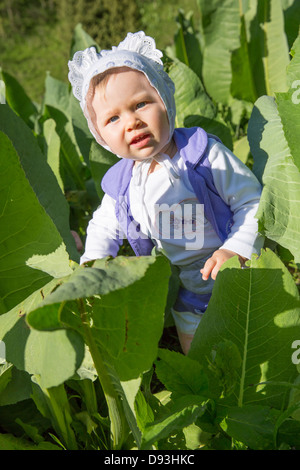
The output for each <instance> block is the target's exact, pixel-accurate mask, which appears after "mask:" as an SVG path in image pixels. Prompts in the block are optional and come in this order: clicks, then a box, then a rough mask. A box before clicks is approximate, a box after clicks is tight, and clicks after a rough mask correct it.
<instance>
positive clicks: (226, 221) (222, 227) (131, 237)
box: [101, 127, 233, 256]
mask: <svg viewBox="0 0 300 470" xmlns="http://www.w3.org/2000/svg"><path fill="white" fill-rule="evenodd" d="M210 136H211V135H210V134H207V133H206V132H205V131H204V130H203V129H202V128H200V127H191V128H179V129H175V131H174V134H173V138H174V141H175V143H176V146H177V149H178V151H179V152H180V156H181V157H182V158H183V160H184V162H185V165H186V167H187V171H188V177H189V180H190V183H191V185H192V187H193V189H194V191H195V195H196V197H197V199H198V200H199V202H200V203H201V204H203V205H204V213H205V217H206V218H207V219H208V220H209V221H210V223H211V224H212V226H213V227H214V229H215V231H216V233H217V234H218V236H219V238H220V239H221V241H222V242H223V241H224V240H225V239H226V238H227V236H228V234H229V232H230V228H231V226H232V215H233V214H232V211H231V210H230V208H229V206H228V205H227V204H226V203H225V202H224V201H223V199H222V198H221V197H220V195H219V193H218V192H217V190H216V188H215V185H214V182H213V177H212V172H211V167H210V162H209V160H208V152H207V145H208V137H210ZM211 137H214V138H215V139H217V140H219V139H218V138H217V137H215V136H211ZM132 167H133V161H132V160H129V159H125V158H124V159H121V160H120V161H119V162H117V163H116V164H115V165H113V166H112V167H111V168H110V169H109V170H108V171H107V173H106V174H105V175H104V177H103V179H102V183H101V186H102V189H103V191H104V192H105V193H107V194H108V195H109V196H111V197H112V198H113V199H115V201H116V209H115V210H116V217H117V219H118V221H119V224H120V227H121V228H122V230H123V231H124V233H125V234H126V236H127V239H128V241H129V243H130V245H131V246H132V248H133V250H134V252H135V254H136V255H137V256H141V255H149V254H150V253H151V250H152V248H153V246H154V245H153V242H152V241H151V240H150V239H149V238H145V236H143V237H141V236H137V234H138V232H139V224H138V223H137V222H136V221H135V220H134V219H133V217H132V215H131V211H130V201H129V183H130V179H131V175H132ZM121 242H122V240H120V243H121Z"/></svg>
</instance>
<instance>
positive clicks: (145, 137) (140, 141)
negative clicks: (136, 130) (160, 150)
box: [130, 133, 150, 147]
mask: <svg viewBox="0 0 300 470" xmlns="http://www.w3.org/2000/svg"><path fill="white" fill-rule="evenodd" d="M149 140H150V134H149V133H146V134H139V135H137V136H135V137H134V138H133V139H132V140H131V142H130V145H134V146H137V147H140V146H142V145H146V144H147V143H148V142H149Z"/></svg>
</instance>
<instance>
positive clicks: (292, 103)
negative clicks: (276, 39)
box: [248, 39, 300, 262]
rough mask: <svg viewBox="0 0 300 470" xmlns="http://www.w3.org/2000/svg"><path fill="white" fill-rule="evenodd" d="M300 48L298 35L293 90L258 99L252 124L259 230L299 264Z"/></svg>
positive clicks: (290, 73)
mask: <svg viewBox="0 0 300 470" xmlns="http://www.w3.org/2000/svg"><path fill="white" fill-rule="evenodd" d="M299 47H300V41H299V39H298V40H296V41H295V44H294V46H293V51H292V54H293V55H294V57H293V60H292V61H291V63H290V65H289V67H288V69H287V82H288V84H289V85H290V88H289V90H288V91H287V92H285V93H276V98H275V100H274V99H273V98H271V97H268V96H262V97H261V98H259V99H258V100H257V101H256V103H255V106H254V108H253V112H252V115H251V118H250V121H249V126H248V139H249V144H250V149H251V153H252V155H253V158H254V166H253V171H254V173H256V175H257V176H258V178H259V179H260V180H261V181H262V182H263V185H264V187H263V192H262V198H261V202H260V205H259V209H258V213H257V217H258V219H259V228H260V231H261V232H262V233H264V234H265V235H266V236H267V237H268V238H270V239H271V240H274V241H276V242H277V243H279V244H280V245H282V246H284V247H285V248H287V249H288V250H290V251H291V253H292V254H293V255H294V258H295V261H296V262H299V261H300V244H299V233H300V219H299V203H300V171H299V168H300V156H299V155H300V154H299V129H300V108H299V101H300V100H299V99H298V94H299V93H298V90H297V87H298V88H299V84H300V81H299V83H298V81H297V80H295V79H294V78H295V74H296V73H297V71H298V70H299V60H300V56H299V52H300V51H299ZM295 87H296V88H295Z"/></svg>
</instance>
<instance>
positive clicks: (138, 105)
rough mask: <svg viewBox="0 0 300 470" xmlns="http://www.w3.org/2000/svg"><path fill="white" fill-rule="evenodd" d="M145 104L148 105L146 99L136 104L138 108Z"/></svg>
mask: <svg viewBox="0 0 300 470" xmlns="http://www.w3.org/2000/svg"><path fill="white" fill-rule="evenodd" d="M144 106H146V101H141V102H140V103H138V104H137V105H136V107H137V109H141V108H143V107H144Z"/></svg>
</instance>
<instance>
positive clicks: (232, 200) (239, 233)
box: [201, 139, 264, 280]
mask: <svg viewBox="0 0 300 470" xmlns="http://www.w3.org/2000/svg"><path fill="white" fill-rule="evenodd" d="M210 145H211V150H210V154H209V160H210V163H211V168H212V174H213V179H214V184H215V186H216V189H217V190H218V192H219V194H220V196H221V197H222V199H223V200H224V201H225V202H226V204H228V205H229V206H230V208H231V211H232V212H233V225H232V227H231V231H230V233H229V235H228V237H227V239H226V240H225V241H224V242H223V245H221V246H220V248H219V249H218V250H216V251H215V252H214V253H213V255H212V256H211V257H210V258H209V259H208V260H207V261H206V263H205V265H204V267H203V269H202V270H201V273H202V278H203V279H204V280H207V279H208V278H209V276H210V275H211V277H212V279H216V276H217V273H218V272H219V269H220V267H221V266H222V264H223V263H224V262H225V261H227V260H228V259H229V258H232V257H233V256H236V255H238V257H239V260H240V262H241V264H244V263H245V261H246V260H247V259H249V258H251V255H252V253H257V254H259V253H260V249H261V248H262V246H263V242H264V239H263V237H262V236H261V235H259V234H258V222H257V219H256V218H255V215H256V212H257V209H258V205H259V200H260V195H261V185H260V183H259V182H258V180H257V179H256V177H255V176H254V174H253V173H252V172H251V171H250V170H249V168H247V166H246V165H244V164H243V163H242V162H241V161H240V160H239V159H238V158H237V157H236V156H235V155H234V154H233V153H232V152H231V151H230V150H228V149H227V148H226V147H225V146H224V145H223V144H220V143H217V144H213V141H211V139H210Z"/></svg>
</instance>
